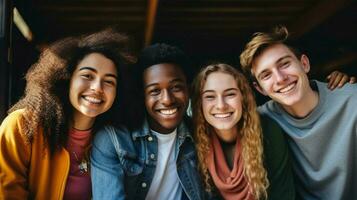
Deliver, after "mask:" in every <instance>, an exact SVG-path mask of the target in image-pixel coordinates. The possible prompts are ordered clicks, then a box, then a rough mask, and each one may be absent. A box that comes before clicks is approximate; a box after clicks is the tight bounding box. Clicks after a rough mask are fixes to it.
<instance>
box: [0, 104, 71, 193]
mask: <svg viewBox="0 0 357 200" xmlns="http://www.w3.org/2000/svg"><path fill="white" fill-rule="evenodd" d="M22 113H23V110H17V111H14V112H12V113H11V114H10V115H9V116H7V117H6V119H5V120H4V121H3V123H2V124H1V127H0V199H21V200H23V199H40V200H42V199H62V198H63V193H64V190H65V186H66V181H67V176H68V172H69V165H70V159H69V154H68V152H67V151H66V150H65V149H64V148H62V149H61V150H60V151H56V152H55V153H54V154H53V155H50V151H49V148H44V147H45V143H44V137H43V131H42V129H40V130H39V132H38V133H37V134H35V136H34V138H33V140H32V142H31V143H29V142H27V140H26V139H25V136H24V135H23V133H22V131H21V130H22V129H21V120H20V119H21V117H22Z"/></svg>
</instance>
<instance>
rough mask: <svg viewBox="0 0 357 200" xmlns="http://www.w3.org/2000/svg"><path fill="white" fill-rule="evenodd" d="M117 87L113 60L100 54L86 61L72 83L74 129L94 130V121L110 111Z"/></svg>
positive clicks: (90, 55) (83, 61)
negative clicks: (92, 128)
mask: <svg viewBox="0 0 357 200" xmlns="http://www.w3.org/2000/svg"><path fill="white" fill-rule="evenodd" d="M116 84H117V70H116V67H115V65H114V63H113V62H112V61H111V60H110V59H108V58H106V57H105V56H103V55H102V54H99V53H91V54H88V55H87V56H85V57H84V58H83V60H82V61H81V62H80V63H79V64H78V65H77V67H76V69H75V71H74V72H73V74H72V77H71V81H70V90H69V99H70V102H71V104H72V106H73V127H74V128H76V129H79V130H86V129H89V128H91V127H92V125H93V123H94V120H95V117H97V116H98V115H100V114H102V113H104V112H106V111H107V110H109V108H110V107H111V106H112V104H113V102H114V99H115V95H116Z"/></svg>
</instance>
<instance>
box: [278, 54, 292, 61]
mask: <svg viewBox="0 0 357 200" xmlns="http://www.w3.org/2000/svg"><path fill="white" fill-rule="evenodd" d="M291 57H292V56H291V55H286V56H283V57H281V58H279V59H278V60H277V61H276V62H275V63H279V62H281V61H282V60H284V59H285V58H291Z"/></svg>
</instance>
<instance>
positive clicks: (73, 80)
mask: <svg viewBox="0 0 357 200" xmlns="http://www.w3.org/2000/svg"><path fill="white" fill-rule="evenodd" d="M134 61H135V57H134V56H133V55H132V54H131V53H130V51H129V47H128V38H127V37H126V36H124V35H122V34H120V33H117V32H115V31H114V30H112V29H106V30H104V31H101V32H97V33H94V34H91V35H87V36H82V37H70V38H66V39H63V40H60V41H58V42H55V43H54V44H52V45H51V46H50V47H49V48H48V49H46V50H44V52H42V54H41V55H40V58H39V60H38V62H37V63H35V64H34V65H33V66H32V67H31V68H30V69H29V71H28V73H27V74H26V81H27V85H26V90H25V95H24V97H23V98H22V99H21V100H20V101H19V102H17V103H16V104H15V105H14V106H13V107H12V108H11V109H10V111H9V112H10V114H9V116H8V117H7V118H6V119H5V120H4V121H3V123H2V125H1V127H0V145H1V147H0V148H1V149H0V183H1V185H0V199H78V198H80V199H90V198H91V180H90V172H89V166H90V164H89V159H88V158H89V157H88V152H89V149H90V147H91V139H92V135H93V133H94V132H95V130H96V129H97V128H98V127H101V126H103V125H104V124H107V123H112V124H114V125H116V124H118V123H122V122H123V119H121V118H120V116H125V114H126V110H125V106H122V105H123V104H124V101H125V98H126V96H125V95H124V94H123V79H122V77H123V70H124V66H126V65H127V64H130V63H133V62H134ZM116 96H119V98H115V97H116Z"/></svg>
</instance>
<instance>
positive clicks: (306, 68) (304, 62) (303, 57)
mask: <svg viewBox="0 0 357 200" xmlns="http://www.w3.org/2000/svg"><path fill="white" fill-rule="evenodd" d="M300 62H301V64H302V68H303V69H304V71H305V73H308V72H309V71H310V61H309V58H308V57H307V56H306V55H305V54H302V55H301V58H300Z"/></svg>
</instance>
